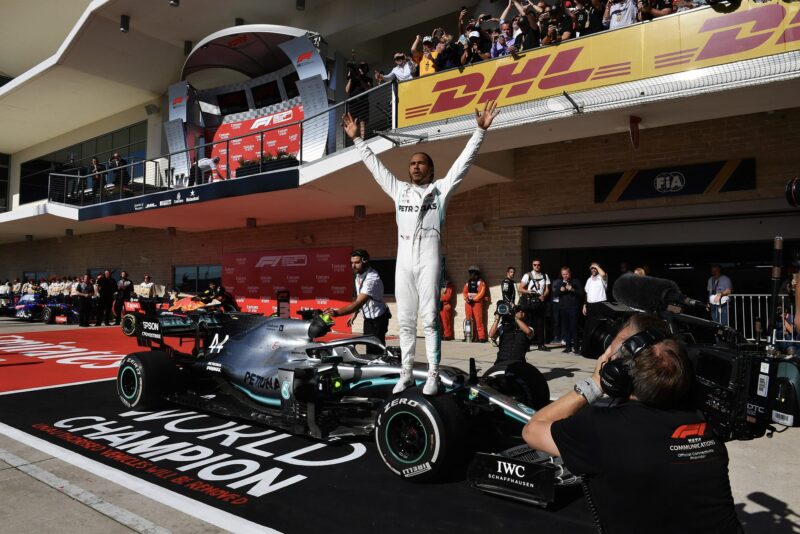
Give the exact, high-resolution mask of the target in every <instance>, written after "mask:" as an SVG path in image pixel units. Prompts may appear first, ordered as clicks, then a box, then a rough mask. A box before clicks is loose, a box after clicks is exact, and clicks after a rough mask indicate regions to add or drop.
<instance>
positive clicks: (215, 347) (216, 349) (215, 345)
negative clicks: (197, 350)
mask: <svg viewBox="0 0 800 534" xmlns="http://www.w3.org/2000/svg"><path fill="white" fill-rule="evenodd" d="M230 338H231V336H229V335H228V334H225V339H223V340H222V341H220V339H219V334H214V339H212V340H211V345H209V346H208V352H209V353H210V354H219V353H220V352H222V349H223V347H225V343H227V342H228V340H229V339H230Z"/></svg>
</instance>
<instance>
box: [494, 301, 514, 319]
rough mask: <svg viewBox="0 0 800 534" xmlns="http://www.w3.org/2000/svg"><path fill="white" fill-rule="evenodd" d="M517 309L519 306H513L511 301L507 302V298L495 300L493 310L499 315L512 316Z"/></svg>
mask: <svg viewBox="0 0 800 534" xmlns="http://www.w3.org/2000/svg"><path fill="white" fill-rule="evenodd" d="M517 311H519V308H517V307H516V306H514V304H513V303H511V302H508V301H507V300H498V301H497V305H496V309H495V312H496V313H497V315H499V316H500V317H513V316H514V314H515V313H517Z"/></svg>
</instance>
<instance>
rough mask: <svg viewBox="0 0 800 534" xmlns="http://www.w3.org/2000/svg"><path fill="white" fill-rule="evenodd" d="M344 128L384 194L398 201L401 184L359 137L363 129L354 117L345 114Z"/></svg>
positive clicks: (343, 119)
mask: <svg viewBox="0 0 800 534" xmlns="http://www.w3.org/2000/svg"><path fill="white" fill-rule="evenodd" d="M362 126H363V123H362ZM342 127H343V128H344V132H345V134H346V135H347V137H349V138H350V139H352V140H353V143H354V144H355V145H356V148H357V149H358V152H359V154H360V155H361V161H363V162H364V165H366V166H367V169H368V170H369V172H371V173H372V176H373V177H374V178H375V181H376V182H378V185H380V186H381V188H382V189H383V190H384V192H385V193H386V194H387V195H389V196H390V197H392V199H393V200H397V195H398V190H399V189H400V187H399V182H398V181H397V178H396V177H395V176H394V175H393V174H392V173H391V171H389V169H387V168H386V167H385V166H384V165H383V163H381V160H379V159H378V157H377V156H376V155H375V153H374V152H372V150H370V148H369V147H368V146H367V145H366V143H364V139H363V138H362V137H361V136H360V135H359V129H361V130H362V131H363V127H362V128H359V124H357V123H356V121H355V120H354V119H353V116H352V115H350V114H349V113H345V114H344V116H343V117H342Z"/></svg>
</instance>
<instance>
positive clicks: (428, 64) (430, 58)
mask: <svg viewBox="0 0 800 534" xmlns="http://www.w3.org/2000/svg"><path fill="white" fill-rule="evenodd" d="M411 54H412V56H411V57H412V58H413V60H414V62H415V63H416V64H417V65H419V76H420V78H421V77H422V76H427V75H429V74H434V73H435V72H436V56H438V55H439V52H437V51H436V48H435V46H434V44H433V37H431V36H430V35H426V36H425V37H422V36H421V35H417V38H416V39H414V43H413V44H412V45H411Z"/></svg>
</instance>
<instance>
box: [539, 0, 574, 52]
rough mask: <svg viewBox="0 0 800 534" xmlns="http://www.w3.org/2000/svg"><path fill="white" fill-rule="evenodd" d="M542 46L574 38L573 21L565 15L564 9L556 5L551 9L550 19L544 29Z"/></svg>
mask: <svg viewBox="0 0 800 534" xmlns="http://www.w3.org/2000/svg"><path fill="white" fill-rule="evenodd" d="M542 34H543V35H544V37H542V45H543V46H544V45H549V44H558V43H560V42H561V41H566V40H567V39H571V38H572V19H571V18H570V17H568V16H566V15H565V14H564V10H563V8H561V7H559V6H558V5H556V6H555V7H552V8H550V18H549V20H548V21H547V24H546V27H544V28H543V32H542Z"/></svg>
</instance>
